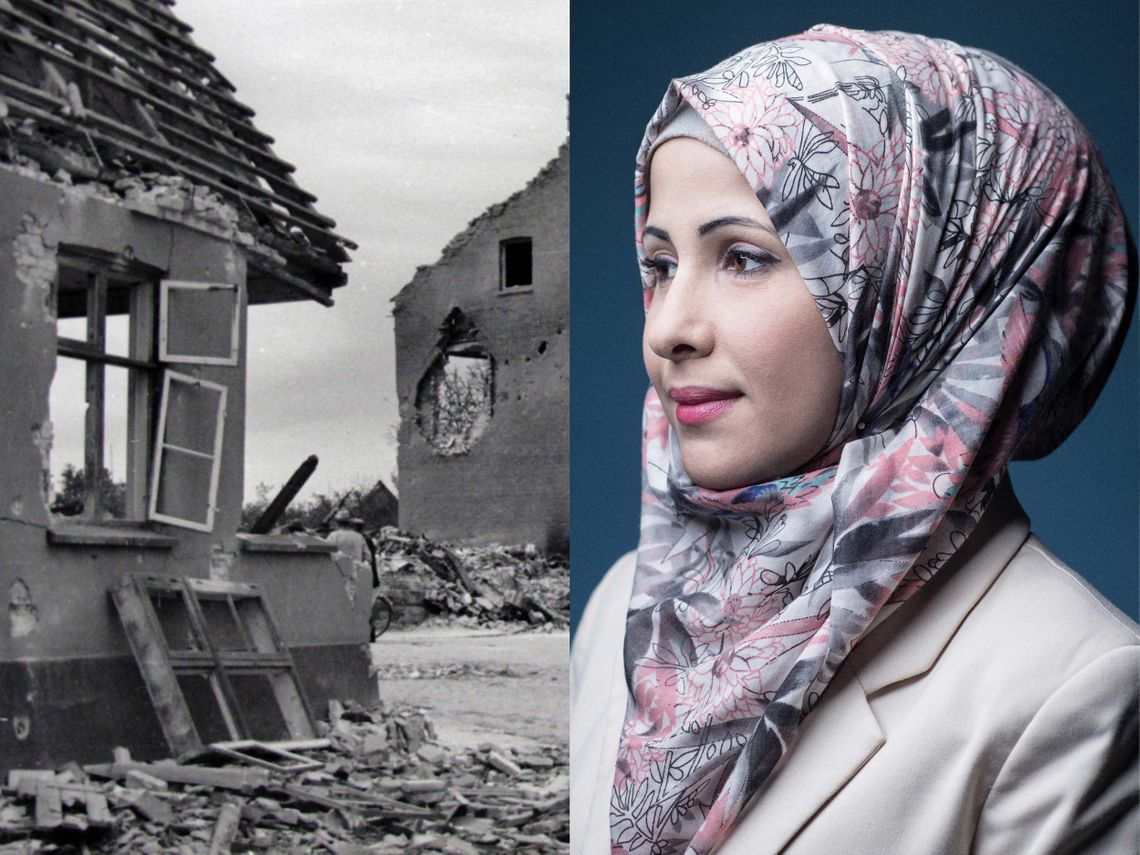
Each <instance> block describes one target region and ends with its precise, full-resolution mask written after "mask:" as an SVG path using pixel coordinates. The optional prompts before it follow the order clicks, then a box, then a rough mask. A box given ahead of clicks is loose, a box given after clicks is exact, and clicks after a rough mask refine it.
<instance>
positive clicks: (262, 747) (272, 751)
mask: <svg viewBox="0 0 1140 855" xmlns="http://www.w3.org/2000/svg"><path fill="white" fill-rule="evenodd" d="M209 749H210V750H211V751H213V752H215V753H217V754H221V755H222V756H223V757H229V758H231V759H233V760H239V761H241V762H242V763H250V764H252V765H254V766H261V767H263V768H265V769H268V770H270V771H271V772H286V773H289V774H292V773H295V772H309V771H312V770H314V769H320V768H322V767H324V765H325V764H324V763H323V762H321V761H320V760H313V759H311V758H309V757H303V756H301V755H300V754H294V753H293V752H291V751H286V750H284V749H282V748H277V747H276V746H274V745H272V744H271V743H268V742H258V741H257V740H256V739H244V740H239V741H236V742H213V743H211V744H210V745H209ZM254 752H260V754H262V755H265V754H268V755H270V756H271V757H276V758H279V759H280V760H281V761H284V762H274V761H273V760H270V759H267V758H266V757H264V756H259V755H258V753H254Z"/></svg>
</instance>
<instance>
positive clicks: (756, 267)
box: [725, 248, 776, 275]
mask: <svg viewBox="0 0 1140 855" xmlns="http://www.w3.org/2000/svg"><path fill="white" fill-rule="evenodd" d="M775 263H776V259H775V258H773V257H772V256H771V255H769V254H768V253H766V252H760V251H758V250H752V249H741V248H733V249H730V250H729V251H728V253H727V255H726V256H725V266H726V267H727V268H728V270H729V271H731V272H732V273H737V274H742V275H748V274H749V273H758V272H759V271H761V270H764V269H765V268H768V267H771V266H772V265H773V264H775Z"/></svg>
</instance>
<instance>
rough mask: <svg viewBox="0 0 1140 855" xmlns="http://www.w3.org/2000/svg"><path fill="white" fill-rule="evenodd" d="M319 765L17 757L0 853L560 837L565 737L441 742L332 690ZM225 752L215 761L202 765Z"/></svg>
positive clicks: (391, 845) (414, 718) (501, 846)
mask: <svg viewBox="0 0 1140 855" xmlns="http://www.w3.org/2000/svg"><path fill="white" fill-rule="evenodd" d="M320 729H321V731H322V739H318V740H311V741H310V744H311V745H315V746H318V747H315V748H308V747H302V748H298V747H297V746H298V745H299V744H301V743H297V742H294V743H290V744H289V750H291V751H294V752H300V753H302V754H304V756H305V757H307V758H309V759H311V760H314V761H318V763H319V765H318V768H315V769H313V768H310V769H307V770H306V771H297V772H270V771H268V770H266V769H264V768H259V767H257V766H252V767H251V766H237V765H230V763H231V760H232V758H231V757H229V756H225V757H223V756H222V755H219V754H213V755H210V754H206V755H203V756H202V757H199V758H196V761H195V763H193V764H191V763H175V762H173V761H162V762H158V763H136V762H134V761H132V760H131V759H130V758H129V755H127V754H126V753H125V752H124V751H122V750H121V749H119V750H116V752H115V758H114V759H115V762H114V763H105V764H94V765H89V766H86V767H83V768H80V767H79V766H77V765H76V764H74V763H71V764H68V765H67V766H65V767H63V768H62V769H60V770H44V769H18V770H13V771H11V772H10V773H9V774H8V778H7V780H6V782H5V786H3V787H2V788H0V855H8V853H17V852H18V853H32V852H80V851H82V852H91V853H99V852H139V853H169V852H174V853H201V852H211V853H223V852H226V853H229V852H234V853H238V852H331V853H334V855H355V853H381V855H383V853H393V854H394V853H398V852H404V853H437V854H438V853H441V854H442V855H478V853H482V852H502V851H504V850H512V851H513V852H514V853H518V855H529V853H564V852H567V851H569V843H568V841H569V824H570V813H569V803H570V802H569V778H568V775H567V753H566V748H565V746H545V747H542V748H540V749H533V748H532V749H528V750H527V751H520V750H518V749H513V748H512V749H506V748H501V747H499V746H496V745H493V744H490V743H485V744H481V745H479V746H477V747H476V748H474V749H470V750H461V751H457V750H448V749H446V748H444V747H443V746H440V745H439V744H438V743H437V742H436V741H435V734H434V730H433V728H432V724H431V721H430V720H429V719H428V718H427V717H426V716H425V715H424V714H423V712H422V711H420V710H415V709H395V710H392V711H386V710H385V709H384V708H383V707H382V706H381V707H377V708H375V709H371V710H366V709H364V708H363V707H361V706H360V705H359V704H356V703H354V702H352V701H346V702H344V703H343V704H340V703H336V702H331V703H330V716H329V720H328V721H326V722H321V724H320ZM218 760H224V761H225V762H226V765H207V764H209V763H211V762H216V761H218Z"/></svg>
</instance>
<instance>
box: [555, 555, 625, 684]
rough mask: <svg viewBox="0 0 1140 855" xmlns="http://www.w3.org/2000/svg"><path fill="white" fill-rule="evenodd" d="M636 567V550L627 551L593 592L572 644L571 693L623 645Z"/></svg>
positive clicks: (596, 671)
mask: <svg viewBox="0 0 1140 855" xmlns="http://www.w3.org/2000/svg"><path fill="white" fill-rule="evenodd" d="M636 568H637V552H636V550H635V551H631V552H627V553H626V554H625V555H623V556H622V557H621V558H619V559H618V560H617V561H616V562H614V564H613V566H611V567H610V569H609V570H608V571H607V572H606V575H605V576H604V577H602V581H601V582H599V583H598V586H597V587H596V588H594V593H593V594H591V595H590V601H589V602H588V603H587V604H586V609H585V611H584V612H583V613H582V619H581V620H580V621H579V623H578V626H577V627H576V628H575V631H574V640H573V643H572V644H571V646H570V682H571V687H572V688H571V694H575V693H576V692H575V688H577V687H579V686H581V685H582V684H583V682H584V681H585V680H586V676H587V674H590V673H598V666H600V665H601V664H602V663H604V662H606V661H608V660H609V659H611V658H612V657H613V656H614V654H615V652H620V650H621V649H622V645H623V644H624V640H625V614H626V610H627V608H628V606H629V595H630V592H631V591H632V590H633V574H634V570H635V569H636ZM607 671H608V669H607Z"/></svg>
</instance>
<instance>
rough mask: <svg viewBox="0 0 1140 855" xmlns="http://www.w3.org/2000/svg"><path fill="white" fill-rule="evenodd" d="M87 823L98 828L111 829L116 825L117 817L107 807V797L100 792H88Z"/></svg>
mask: <svg viewBox="0 0 1140 855" xmlns="http://www.w3.org/2000/svg"><path fill="white" fill-rule="evenodd" d="M85 795H86V801H87V822H88V823H89V824H90V825H93V826H96V827H97V828H110V827H111V826H112V825H114V824H115V817H114V816H112V815H111V811H110V809H109V808H108V807H107V797H106V796H105V795H103V793H101V792H99V791H94V792H92V791H90V790H89V791H87V792H86V793H85Z"/></svg>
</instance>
